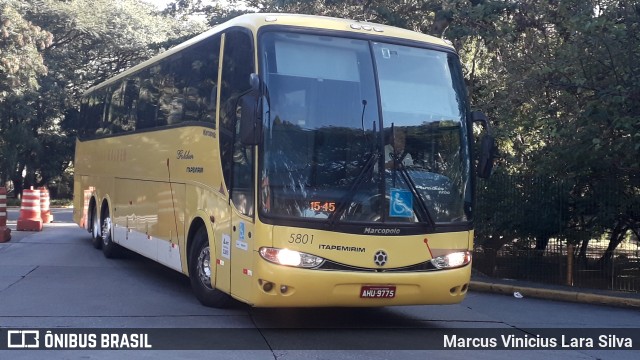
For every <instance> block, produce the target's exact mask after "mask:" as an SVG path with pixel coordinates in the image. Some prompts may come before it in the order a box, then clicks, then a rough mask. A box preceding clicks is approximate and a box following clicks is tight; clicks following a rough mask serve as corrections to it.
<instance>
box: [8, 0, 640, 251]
mask: <svg viewBox="0 0 640 360" xmlns="http://www.w3.org/2000/svg"><path fill="white" fill-rule="evenodd" d="M0 9H1V13H0V19H1V22H0V54H1V55H2V56H0V151H1V152H2V153H1V156H0V181H5V180H7V179H8V178H13V179H19V178H20V173H21V172H22V169H24V168H25V166H26V168H27V170H28V172H29V175H28V176H27V178H31V179H32V181H35V182H47V181H48V179H49V180H51V181H53V180H55V179H62V178H64V177H66V178H68V176H69V175H68V174H69V169H70V166H71V159H72V148H73V135H74V132H73V128H74V124H75V123H76V122H77V107H78V106H77V104H78V98H79V95H80V93H81V92H82V91H84V90H86V89H87V88H88V87H89V86H91V85H94V84H97V83H99V82H101V81H103V80H105V79H106V78H108V77H110V76H113V75H114V74H116V73H118V72H120V71H123V70H124V69H126V68H128V67H131V66H133V65H135V64H136V63H138V62H140V61H142V60H144V59H146V58H148V57H150V56H152V55H154V54H156V53H158V52H159V51H162V50H163V49H165V48H167V47H170V46H172V45H173V44H176V43H178V42H181V41H183V40H184V39H186V38H187V37H190V36H191V35H192V34H194V33H196V32H200V31H202V30H203V27H202V26H201V25H198V24H196V23H194V22H193V21H192V19H194V17H195V18H200V19H201V18H205V19H206V21H207V23H208V24H209V25H215V24H218V23H221V22H223V21H224V20H226V19H228V18H230V17H233V16H236V15H238V14H241V13H244V12H253V11H260V12H295V13H304V14H315V15H326V16H335V17H342V18H352V19H356V20H360V21H372V22H378V23H383V24H389V25H395V26H400V27H403V28H407V29H411V30H416V31H420V32H423V33H428V34H431V35H434V36H439V37H445V38H448V39H450V40H451V41H453V43H454V45H455V47H456V48H457V49H458V51H459V54H460V58H461V60H462V62H463V66H464V71H465V76H466V81H467V84H468V88H469V93H470V96H471V103H472V104H474V105H476V106H477V107H480V108H481V109H482V110H483V111H484V112H485V113H486V114H487V115H488V116H489V118H490V119H491V123H492V126H493V129H494V133H495V134H496V135H497V138H498V143H499V148H500V158H499V161H498V167H497V170H496V173H497V175H498V176H497V177H496V178H495V179H491V180H489V181H487V182H481V183H480V184H479V185H480V186H483V187H484V188H482V189H481V195H482V197H481V199H480V202H479V203H478V212H477V214H478V218H477V219H476V222H482V225H481V226H479V227H478V229H479V230H478V237H479V238H480V240H481V241H492V242H494V243H495V244H494V245H495V247H496V248H497V247H499V246H501V245H502V244H504V243H506V242H509V241H512V240H513V239H527V240H531V241H535V242H536V245H537V246H543V245H544V242H545V239H547V240H548V238H549V237H560V238H563V239H566V240H568V241H571V242H574V243H577V242H579V241H586V240H587V239H590V238H596V237H601V236H602V234H607V233H611V237H612V239H613V238H614V237H615V238H616V239H617V238H619V237H620V236H619V234H620V233H622V232H624V231H626V229H627V228H633V227H634V226H638V225H637V224H640V214H639V213H640V211H639V210H638V206H637V204H638V201H639V197H640V184H639V181H638V179H639V178H640V160H639V159H640V115H639V114H640V61H639V59H640V35H638V34H640V31H639V30H640V29H639V27H640V5H638V3H637V1H633V0H597V1H596V0H587V1H585V0H567V1H542V0H533V1H526V2H523V1H503V0H437V1H436V0H424V1H423V0H405V1H391V0H247V1H241V0H230V1H226V2H224V3H223V2H212V1H204V0H175V1H174V2H173V3H171V4H170V5H169V7H168V8H167V9H166V10H164V11H163V12H161V13H159V12H158V11H156V10H155V9H154V8H153V7H152V6H150V5H148V4H146V3H143V2H141V1H140V0H121V1H118V2H113V1H112V0H64V1H62V0H27V1H18V0H0ZM56 174H57V175H56ZM63 174H64V175H63ZM505 178H510V179H511V180H509V181H510V182H509V183H508V184H507V183H505V182H504V181H506V180H504V179H505ZM533 178H536V179H545V180H539V181H538V183H536V184H533V183H532V182H531V180H526V179H533ZM56 181H58V180H56ZM534 190H535V191H539V193H536V192H534ZM536 194H539V195H536ZM602 199H607V200H606V201H605V200H602ZM558 203H561V204H563V205H561V206H556V205H555V204H558ZM507 215H509V216H507Z"/></svg>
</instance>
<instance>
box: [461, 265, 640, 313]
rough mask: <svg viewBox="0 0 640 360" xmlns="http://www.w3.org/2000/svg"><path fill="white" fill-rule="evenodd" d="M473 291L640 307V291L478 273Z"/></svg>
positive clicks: (474, 277) (474, 278) (470, 287)
mask: <svg viewBox="0 0 640 360" xmlns="http://www.w3.org/2000/svg"><path fill="white" fill-rule="evenodd" d="M469 290H471V291H479V292H491V293H496V294H504V295H509V296H514V292H519V293H520V294H521V295H522V296H523V297H524V298H527V297H533V298H540V299H548V300H558V301H570V302H579V303H585V304H597V305H609V306H619V307H627V308H636V309H640V293H626V292H620V291H610V290H599V289H586V288H576V287H570V286H562V285H550V284H541V283H534V282H529V281H520V280H510V279H494V278H491V277H488V276H486V275H482V274H476V273H475V272H474V274H473V275H472V276H471V284H470V285H469Z"/></svg>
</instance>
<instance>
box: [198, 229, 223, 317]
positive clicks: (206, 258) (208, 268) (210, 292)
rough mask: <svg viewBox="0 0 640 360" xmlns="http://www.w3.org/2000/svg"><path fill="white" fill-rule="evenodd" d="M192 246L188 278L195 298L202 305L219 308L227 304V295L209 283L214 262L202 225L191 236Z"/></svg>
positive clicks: (213, 271) (213, 272)
mask: <svg viewBox="0 0 640 360" xmlns="http://www.w3.org/2000/svg"><path fill="white" fill-rule="evenodd" d="M192 241H193V246H192V247H191V251H190V254H189V280H190V281H191V288H192V289H193V292H194V293H195V295H196V298H197V299H198V300H199V301H200V303H202V305H204V306H209V307H216V308H221V307H225V306H227V305H228V304H229V301H230V297H229V295H227V294H225V293H223V292H222V291H220V290H218V289H216V288H215V287H214V286H212V285H211V279H212V277H214V276H215V263H214V264H212V263H211V259H212V258H215V255H214V256H213V257H212V256H211V249H210V247H209V237H208V236H207V230H206V229H205V228H204V227H201V228H200V229H198V231H197V232H196V234H195V235H194V237H193V240H192Z"/></svg>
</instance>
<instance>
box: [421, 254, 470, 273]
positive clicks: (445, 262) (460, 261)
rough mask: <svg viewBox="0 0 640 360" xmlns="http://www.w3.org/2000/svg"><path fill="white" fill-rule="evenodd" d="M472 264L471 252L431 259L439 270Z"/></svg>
mask: <svg viewBox="0 0 640 360" xmlns="http://www.w3.org/2000/svg"><path fill="white" fill-rule="evenodd" d="M470 262H471V252H470V251H460V252H454V253H451V254H447V255H442V256H438V257H435V258H433V259H431V263H432V264H433V265H434V266H435V267H436V268H438V269H451V268H457V267H461V266H465V265H467V264H468V263H470Z"/></svg>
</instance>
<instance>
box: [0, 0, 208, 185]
mask: <svg viewBox="0 0 640 360" xmlns="http://www.w3.org/2000/svg"><path fill="white" fill-rule="evenodd" d="M0 8H1V9H2V12H1V15H0V18H1V19H2V22H1V23H0V54H2V55H3V56H2V57H0V151H1V153H0V154H2V156H1V157H0V183H2V184H4V183H5V182H6V181H8V180H12V181H13V183H14V184H15V186H16V190H17V192H20V190H21V185H22V172H23V170H25V171H26V177H25V182H26V185H35V186H40V185H55V186H58V187H60V186H62V185H60V181H69V180H70V177H68V176H67V175H65V174H67V173H68V172H69V170H70V169H72V166H73V164H72V161H73V146H74V141H75V131H74V128H75V125H77V113H78V110H77V109H78V103H79V98H80V95H81V94H82V92H83V91H85V90H86V89H87V88H89V87H90V86H92V85H95V84H97V83H100V82H102V81H104V80H106V79H107V78H109V77H111V76H113V75H115V74H117V73H118V72H121V71H123V70H125V69H127V68H129V67H131V66H134V65H136V64H137V63H139V62H141V61H143V60H146V59H148V58H149V57H151V56H153V55H155V54H157V53H158V52H160V51H163V50H164V49H165V48H166V46H168V45H167V44H171V40H172V39H174V38H181V37H185V36H188V35H190V34H191V35H192V34H194V33H197V32H201V31H202V30H203V29H204V27H203V26H202V25H199V24H196V23H192V22H185V21H179V20H175V19H173V18H169V17H166V16H163V15H161V14H159V13H158V12H157V11H156V10H155V8H154V7H152V6H151V5H149V4H148V3H145V2H143V1H140V0H120V1H118V2H113V1H111V0H67V1H60V0H28V1H15V0H0ZM54 183H55V184H54ZM64 187H65V188H70V186H64ZM65 191H66V190H65Z"/></svg>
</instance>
